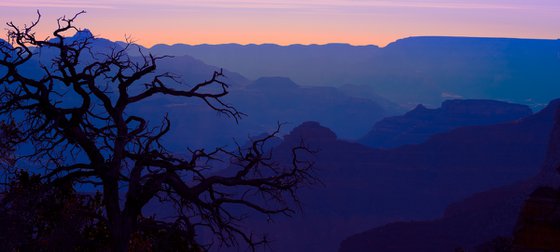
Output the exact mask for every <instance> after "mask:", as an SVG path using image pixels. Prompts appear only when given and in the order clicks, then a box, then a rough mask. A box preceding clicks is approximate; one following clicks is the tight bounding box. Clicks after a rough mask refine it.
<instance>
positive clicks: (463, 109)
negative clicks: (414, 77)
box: [359, 100, 532, 148]
mask: <svg viewBox="0 0 560 252" xmlns="http://www.w3.org/2000/svg"><path fill="white" fill-rule="evenodd" d="M531 114H532V112H531V110H530V109H529V107H527V106H524V105H519V104H511V103H506V102H499V101H490V100H448V101H445V102H443V103H442V105H441V108H438V109H428V108H426V107H424V106H423V105H418V106H417V107H416V108H415V109H414V110H412V111H410V112H408V113H406V114H404V115H402V116H395V117H389V118H385V119H383V120H381V121H380V122H378V123H376V124H375V125H374V127H373V129H372V130H371V131H370V132H369V133H368V134H367V135H366V136H364V137H363V138H362V139H360V140H359V142H360V143H362V144H364V145H367V146H371V147H378V148H394V147H398V146H401V145H406V144H418V143H422V142H424V141H426V140H428V139H429V138H430V137H431V136H433V135H435V134H437V133H442V132H447V131H450V130H453V129H455V128H459V127H463V126H473V125H491V124H496V123H503V122H508V121H514V120H518V119H520V118H523V117H526V116H529V115H531Z"/></svg>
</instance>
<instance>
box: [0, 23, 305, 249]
mask: <svg viewBox="0 0 560 252" xmlns="http://www.w3.org/2000/svg"><path fill="white" fill-rule="evenodd" d="M82 13H83V12H80V13H78V14H77V15H75V16H73V17H71V18H66V17H63V18H60V19H58V28H56V29H55V30H54V32H53V33H52V34H53V36H54V37H53V38H52V39H49V38H46V39H39V38H37V37H36V34H35V33H34V28H35V27H36V26H37V24H38V23H39V20H40V18H41V15H40V14H39V13H38V18H37V19H36V20H35V21H34V22H32V23H31V24H30V25H26V26H23V27H20V26H17V25H15V24H13V23H12V22H9V23H8V24H7V25H8V42H7V43H0V83H1V85H2V93H1V95H0V116H2V117H4V118H7V119H6V120H8V124H14V125H16V126H17V129H18V131H19V132H20V136H19V137H18V138H17V139H16V141H15V142H14V144H24V143H28V144H29V143H30V144H31V145H32V146H33V151H32V153H31V154H29V155H24V156H22V157H19V158H20V159H26V160H31V161H34V162H35V163H36V164H40V167H42V168H41V170H40V172H39V174H40V177H39V180H40V181H41V184H42V186H46V187H47V188H48V187H49V186H51V187H54V186H55V185H66V186H70V187H76V186H78V185H79V186H84V185H90V186H91V185H93V188H98V189H99V190H100V196H101V198H102V207H103V214H102V215H100V216H96V218H99V220H98V221H99V223H106V227H107V229H108V230H107V234H108V243H109V246H110V247H111V249H112V250H113V251H127V250H128V249H129V248H130V249H133V248H138V247H141V246H144V247H146V246H147V245H146V244H150V246H158V242H157V240H158V239H156V238H154V237H160V238H162V237H163V236H165V237H167V238H165V239H167V240H166V241H170V240H169V239H171V240H174V241H177V246H180V244H183V246H187V247H184V249H189V250H194V249H195V247H198V244H197V243H196V238H195V236H196V235H197V234H198V233H200V232H201V230H209V231H210V232H211V233H212V234H213V235H214V237H215V238H217V239H218V241H219V242H220V243H221V244H225V245H228V246H230V245H238V240H239V239H241V240H242V241H245V242H246V243H247V244H248V245H250V247H251V248H253V249H254V248H255V246H257V245H259V244H262V243H266V242H267V239H266V237H262V238H259V237H256V236H254V235H252V234H251V233H250V232H246V231H244V230H243V229H241V228H240V227H239V225H238V224H239V221H240V220H241V216H238V215H237V214H236V212H234V211H232V210H231V207H232V206H236V207H237V206H242V207H244V208H247V209H251V210H254V211H256V212H258V213H262V214H265V215H274V214H288V215H289V214H291V213H293V206H294V203H295V205H297V204H298V201H297V197H296V189H298V188H299V187H300V186H301V185H303V184H306V183H308V182H311V181H312V179H313V178H312V177H311V176H310V174H309V172H310V169H311V167H312V163H311V162H309V161H306V160H301V159H302V155H304V156H306V155H305V154H304V153H307V152H308V151H309V150H308V149H307V148H306V147H305V146H304V145H303V144H302V145H300V146H295V147H294V148H292V149H291V155H292V162H291V164H287V165H281V164H279V163H277V162H273V161H272V159H271V155H272V152H271V151H268V150H265V149H263V145H264V144H265V142H266V141H267V140H269V139H271V138H273V137H274V136H275V135H277V134H278V129H277V130H276V131H275V132H273V133H271V134H270V135H268V136H266V137H263V138H261V139H257V140H255V141H253V142H252V143H251V144H250V145H248V147H240V146H238V147H237V148H236V149H235V150H233V151H229V150H226V149H223V148H217V149H215V150H212V151H206V150H204V149H198V150H191V151H190V153H187V155H174V154H173V153H171V152H170V151H168V150H166V148H165V146H164V145H163V144H162V142H161V140H162V138H163V137H164V136H165V135H166V134H167V133H168V132H169V131H170V128H171V122H170V120H169V118H168V117H167V116H165V117H164V118H163V121H162V123H161V125H158V126H154V125H151V124H150V122H148V121H147V119H145V118H144V117H142V115H138V114H133V113H132V112H131V111H130V106H131V105H141V104H142V103H143V102H145V101H146V100H147V99H149V98H150V97H153V96H158V95H160V96H172V97H182V98H185V99H187V98H194V99H200V100H202V101H203V102H205V103H206V104H207V105H208V106H209V107H210V108H211V109H213V110H215V111H217V112H219V113H221V114H224V115H227V116H229V117H231V118H233V119H234V120H235V121H237V120H238V119H240V118H241V116H242V115H243V114H242V113H240V112H239V111H237V110H236V109H235V108H234V107H233V106H231V105H229V104H226V103H225V102H223V100H222V98H223V97H224V96H226V95H227V94H228V85H227V84H226V83H225V82H224V81H223V78H222V77H223V73H222V72H221V71H220V72H214V74H213V75H212V78H211V79H209V80H208V81H205V82H202V83H198V84H196V85H192V86H189V87H188V88H187V86H186V85H179V84H181V83H180V81H179V79H178V78H177V77H175V76H174V75H172V74H171V73H162V74H156V73H155V70H156V67H157V62H158V61H159V60H160V59H162V58H164V57H156V56H153V55H151V54H149V55H145V54H142V55H143V56H142V57H139V58H138V59H137V58H132V57H129V56H128V54H127V51H128V50H131V49H132V47H133V45H132V44H131V43H128V45H127V46H124V48H123V47H113V48H111V49H110V50H105V51H98V50H97V49H98V48H95V47H94V46H92V43H94V41H95V38H94V37H93V36H92V35H91V34H89V33H87V34H85V33H84V34H85V35H82V36H74V37H68V36H66V34H67V33H69V32H80V29H78V28H77V27H76V26H75V25H74V21H75V19H76V18H77V17H78V16H79V15H80V14H82ZM141 53H142V52H141ZM45 61H46V62H45ZM33 68H36V69H38V70H36V71H33V72H29V71H25V69H33ZM185 156H188V158H186V157H185ZM218 158H221V160H225V161H227V162H231V165H230V167H229V168H228V171H230V172H231V174H233V175H231V176H226V175H219V173H215V171H213V170H212V169H210V168H211V167H209V161H212V160H215V159H218ZM228 174H229V173H228ZM62 198H64V197H62ZM153 200H160V201H165V202H168V204H169V205H173V206H174V207H175V209H176V210H177V214H176V218H174V219H173V220H171V221H163V220H160V219H158V218H146V217H144V216H142V211H143V209H144V207H145V206H146V205H147V204H148V202H150V201H153ZM169 237H172V238H169ZM173 237H174V238H173ZM162 239H163V238H162ZM165 239H164V240H165ZM159 240H160V241H161V239H159ZM161 244H162V243H160V245H159V246H161ZM177 249H180V248H177Z"/></svg>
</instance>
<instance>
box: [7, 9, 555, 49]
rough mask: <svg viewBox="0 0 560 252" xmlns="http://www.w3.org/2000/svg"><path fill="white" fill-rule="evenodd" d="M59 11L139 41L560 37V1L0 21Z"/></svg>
mask: <svg viewBox="0 0 560 252" xmlns="http://www.w3.org/2000/svg"><path fill="white" fill-rule="evenodd" d="M36 9H39V10H40V11H41V13H42V14H43V21H42V24H41V30H40V31H39V34H46V33H45V32H46V31H48V30H49V29H52V28H54V27H55V24H56V22H55V20H56V18H57V17H59V16H62V15H72V14H74V13H76V12H78V11H80V10H82V9H83V10H86V11H87V12H88V13H87V14H86V15H84V16H83V17H81V18H80V19H79V22H78V23H77V25H78V26H79V27H81V28H88V29H90V30H92V32H93V33H94V34H95V35H98V36H102V37H105V38H109V39H111V40H123V39H124V37H125V35H130V36H132V38H133V39H134V40H135V41H136V42H137V43H139V44H142V45H145V46H151V45H153V44H156V43H166V44H174V43H186V44H202V43H209V44H221V43H240V44H249V43H256V44H261V43H277V44H282V45H286V44H325V43H333V42H337V43H350V44H354V45H366V44H375V45H380V46H384V45H386V44H387V43H390V42H392V41H394V40H396V39H399V38H404V37H408V36H417V35H449V36H484V37H520V38H560V0H468V1H465V0H464V1H459V0H428V1H420V0H245V1H244V0H231V1H230V0H207V1H203V0H167V1H156V0H124V1H117V0H113V1H111V0H72V1H70V0H44V1H38V0H2V2H0V21H1V22H2V23H5V22H7V21H12V20H13V21H14V22H16V23H19V24H24V23H27V22H29V21H31V20H32V19H33V18H34V17H35V10H36Z"/></svg>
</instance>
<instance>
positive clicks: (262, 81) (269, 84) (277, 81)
mask: <svg viewBox="0 0 560 252" xmlns="http://www.w3.org/2000/svg"><path fill="white" fill-rule="evenodd" d="M249 87H250V88H257V89H261V90H262V89H264V90H277V89H287V90H290V89H296V88H299V86H298V84H296V83H295V82H293V81H292V80H291V79H290V78H286V77H261V78H259V79H257V80H255V81H254V82H253V83H252V85H250V86H249Z"/></svg>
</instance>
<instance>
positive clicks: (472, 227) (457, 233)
mask: <svg viewBox="0 0 560 252" xmlns="http://www.w3.org/2000/svg"><path fill="white" fill-rule="evenodd" d="M559 105H560V102H559V101H554V102H552V103H551V104H550V105H549V106H548V107H547V108H546V109H545V110H543V111H542V112H540V113H539V114H536V115H535V116H533V119H532V120H529V122H527V120H525V121H526V122H525V123H526V124H527V126H524V127H521V129H522V130H523V131H525V132H527V131H533V130H531V128H532V127H534V125H538V124H539V121H541V120H542V119H543V118H544V117H554V115H555V114H556V116H555V117H556V122H555V124H554V127H553V129H552V130H550V131H549V132H551V133H550V140H549V144H548V151H546V152H547V156H546V158H545V159H544V162H543V164H542V166H541V167H542V168H541V169H540V172H539V173H538V175H536V176H533V177H531V178H528V179H525V180H523V181H521V182H518V183H514V184H511V185H509V186H502V187H499V188H496V189H492V190H488V191H484V192H481V193H477V194H474V195H472V196H470V197H468V198H466V199H464V200H462V201H459V202H456V203H453V204H451V205H449V206H448V208H447V210H446V211H445V214H444V216H443V217H441V218H440V219H437V220H435V221H413V222H397V223H391V224H388V225H385V226H381V227H377V228H374V229H370V230H368V231H366V232H364V233H360V234H356V235H353V236H350V237H348V238H347V239H345V240H344V241H343V242H342V243H341V247H340V251H341V252H346V251H353V252H356V251H378V252H379V251H381V252H384V251H395V252H396V251H453V250H454V249H456V248H460V247H461V248H465V249H477V248H480V246H479V245H480V244H486V245H488V244H489V242H488V241H492V240H494V239H495V238H496V237H511V236H512V233H513V230H514V229H516V223H517V222H518V219H519V220H520V223H521V224H517V226H518V227H517V229H519V228H520V227H519V226H520V225H521V226H523V225H524V224H523V223H526V224H525V225H526V226H527V227H528V228H527V229H526V230H527V231H524V232H522V233H521V236H522V239H523V240H524V241H525V242H526V243H527V242H528V243H533V244H534V242H535V240H534V239H535V238H539V237H541V236H540V235H539V232H540V231H539V230H540V229H542V230H543V231H542V232H544V233H545V234H547V235H549V236H555V235H556V233H555V232H556V231H557V230H551V229H550V226H549V225H548V224H546V223H544V224H543V223H542V222H539V221H535V219H539V218H540V217H539V215H541V214H542V213H543V211H544V212H547V209H549V210H550V209H551V207H550V202H551V201H550V197H548V198H547V197H543V193H538V194H536V195H535V198H534V199H531V200H530V201H528V203H524V202H525V200H526V199H527V198H528V197H529V195H530V194H531V193H532V192H533V191H534V190H535V189H536V188H538V187H539V186H542V185H558V184H559V183H560V176H559V175H558V171H557V168H558V167H559V165H560V122H559V119H560V114H558V113H557V112H556V113H555V111H556V110H557V109H558V106H559ZM539 118H540V119H539ZM549 123H551V122H550V121H549ZM530 125H533V126H530ZM551 126H552V123H551ZM508 132H509V133H508ZM520 132H521V131H520ZM495 133H501V134H504V137H508V138H520V137H521V136H520V135H519V134H517V135H516V134H515V133H514V132H512V131H507V130H505V129H501V130H497V131H495ZM493 135H494V134H493ZM439 137H440V136H438V137H437V138H439ZM517 144H521V143H520V142H518V143H517ZM529 150H530V148H529V147H528V148H526V151H529ZM544 152H545V150H543V153H544ZM519 155H521V153H519ZM488 161H489V160H488ZM547 195H548V196H550V195H553V194H551V193H548V194H547V193H545V194H544V196H547ZM557 202H558V201H556V203H557ZM524 204H525V208H524V210H523V211H521V209H522V206H523V205H524ZM538 209H540V210H538ZM557 209H558V208H557ZM549 212H550V211H549ZM520 213H521V217H519V216H520ZM554 214H556V216H558V213H554ZM552 216H555V215H552ZM541 219H542V218H541ZM555 220H556V219H555ZM557 220H558V221H560V218H559V219H557ZM518 236H519V234H518ZM555 237H557V236H555ZM539 239H540V238H539ZM541 241H542V239H541ZM545 242H546V241H545Z"/></svg>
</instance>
